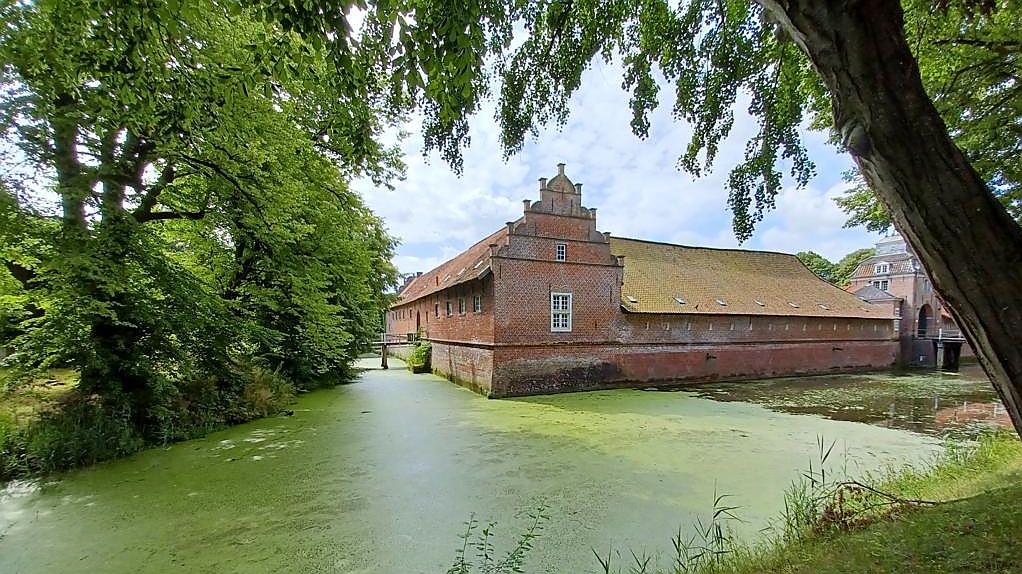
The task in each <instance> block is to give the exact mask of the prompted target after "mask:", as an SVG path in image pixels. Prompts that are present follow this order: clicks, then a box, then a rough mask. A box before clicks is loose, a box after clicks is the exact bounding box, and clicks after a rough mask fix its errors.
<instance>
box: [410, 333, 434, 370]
mask: <svg viewBox="0 0 1022 574" xmlns="http://www.w3.org/2000/svg"><path fill="white" fill-rule="evenodd" d="M432 358H433V346H432V345H431V344H430V343H429V341H419V342H418V343H416V345H415V349H414V350H413V351H412V354H411V355H410V356H409V357H408V368H409V369H410V370H411V371H412V372H413V373H428V372H430V370H431V369H432V365H431V364H430V363H431V361H432Z"/></svg>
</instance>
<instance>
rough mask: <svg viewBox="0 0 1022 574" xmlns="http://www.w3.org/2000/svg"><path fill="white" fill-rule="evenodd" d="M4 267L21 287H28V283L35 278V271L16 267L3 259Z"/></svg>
mask: <svg viewBox="0 0 1022 574" xmlns="http://www.w3.org/2000/svg"><path fill="white" fill-rule="evenodd" d="M4 267H6V268H7V270H8V271H10V273H11V276H13V277H14V278H15V279H17V280H18V283H21V285H22V286H23V287H28V284H29V282H30V281H32V280H33V279H35V276H36V272H35V270H33V269H29V268H28V267H23V266H21V265H18V264H17V263H15V262H13V261H8V260H6V259H5V260H4Z"/></svg>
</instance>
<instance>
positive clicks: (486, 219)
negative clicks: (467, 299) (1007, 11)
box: [354, 65, 876, 272]
mask: <svg viewBox="0 0 1022 574" xmlns="http://www.w3.org/2000/svg"><path fill="white" fill-rule="evenodd" d="M620 77H621V73H620V70H619V69H618V68H616V67H614V66H603V65H598V66H596V67H594V69H592V70H589V71H588V72H587V73H586V76H585V78H584V79H583V83H582V85H583V89H582V90H581V91H580V92H578V93H577V94H576V95H575V96H574V97H573V100H572V101H573V109H574V113H573V114H572V116H571V117H570V118H569V121H568V123H567V124H566V125H565V126H564V127H563V128H562V129H560V130H558V129H556V127H554V126H548V127H546V128H541V130H540V136H539V138H538V140H536V141H531V140H530V141H528V142H526V144H525V146H524V148H523V150H522V151H521V152H520V153H519V154H518V155H516V156H514V157H512V158H511V159H510V160H509V162H507V163H504V162H503V161H502V157H503V156H502V152H501V150H500V146H499V140H498V135H499V134H498V132H499V128H498V127H497V125H496V123H495V121H494V120H493V119H492V118H493V108H492V107H488V108H486V109H484V110H483V111H482V112H480V114H479V115H477V116H476V117H475V118H473V120H472V147H471V148H469V149H468V150H467V151H466V152H465V162H464V166H465V169H464V175H463V176H462V177H460V178H459V177H457V176H455V175H454V174H453V172H452V171H451V170H450V168H449V167H448V166H447V164H446V163H444V162H443V161H442V160H441V159H440V158H439V157H437V156H436V155H435V154H434V155H432V156H431V157H430V159H429V161H427V160H426V159H424V158H423V156H422V151H421V149H422V148H421V141H422V140H421V136H419V133H418V132H419V125H418V124H414V125H411V124H410V125H408V126H406V129H407V130H408V131H409V132H411V133H412V135H411V137H410V138H409V139H408V140H406V141H405V142H404V143H403V146H402V149H403V150H404V151H405V153H406V158H405V161H406V162H407V164H408V171H407V179H406V180H405V181H403V182H398V184H397V186H396V189H395V190H394V191H386V190H382V189H373V186H372V184H371V183H369V182H367V181H359V182H356V183H355V184H354V188H355V189H356V190H358V191H360V192H361V193H362V195H363V196H364V197H365V199H366V202H367V203H368V204H369V206H370V207H371V208H372V209H373V210H374V211H376V213H377V214H379V215H380V216H381V217H383V218H384V220H385V221H386V223H387V226H388V229H389V230H390V232H391V233H392V234H394V235H396V236H398V237H399V238H400V239H401V240H402V244H401V245H400V247H399V248H398V256H397V257H396V258H395V264H396V265H397V266H398V268H399V269H400V270H401V271H403V272H414V271H426V270H428V269H430V268H432V267H435V266H436V265H437V264H438V263H440V262H442V261H444V260H446V259H448V258H449V257H451V256H453V255H455V254H457V253H458V252H460V251H462V250H463V249H465V248H466V247H468V246H469V245H471V244H473V243H475V242H476V241H478V240H480V239H482V238H483V237H485V236H486V235H488V234H490V233H492V232H493V231H496V230H497V229H499V228H500V227H501V226H502V225H504V223H505V222H507V221H510V220H514V219H517V218H518V217H520V215H521V211H522V204H521V200H523V199H533V200H534V199H538V197H539V191H538V184H537V179H539V178H540V177H552V176H553V175H554V174H555V173H556V164H557V163H559V162H565V163H567V170H566V173H567V175H568V177H570V178H571V179H572V181H575V182H578V183H583V184H584V186H583V202H584V204H585V205H587V206H589V207H596V208H598V226H599V229H600V230H603V231H610V232H611V233H612V234H613V235H615V236H619V237H633V238H638V239H649V240H653V241H664V242H671V243H683V244H687V245H704V246H712V247H736V246H737V241H736V240H735V239H734V235H733V233H732V231H731V214H730V212H729V211H728V210H727V192H726V190H725V182H726V178H727V174H728V172H729V171H730V169H731V168H732V167H733V166H734V164H736V163H737V162H738V161H739V160H740V159H741V157H742V154H743V153H744V146H745V141H746V138H747V137H748V136H749V135H751V130H754V129H756V126H755V125H753V122H750V121H743V119H744V116H742V115H741V114H739V115H738V117H737V118H736V121H735V128H734V133H733V134H732V137H731V138H729V139H728V140H727V141H725V142H723V143H722V145H721V147H720V151H719V152H718V159H717V162H716V165H715V167H714V170H713V171H712V172H711V173H709V174H705V175H704V177H702V178H700V179H694V178H693V177H692V176H690V175H689V174H687V173H684V172H681V171H679V170H678V169H676V167H675V166H676V164H677V158H678V157H679V156H680V155H681V154H682V153H683V152H684V149H685V146H686V145H687V143H688V137H689V134H690V128H689V127H688V126H687V125H685V124H684V123H679V122H675V121H674V120H673V119H672V118H671V113H670V107H671V104H672V102H670V101H668V102H665V103H666V105H662V106H661V107H660V109H658V110H656V111H655V112H654V113H653V114H651V123H652V129H651V131H650V135H649V137H648V138H647V139H646V140H639V139H637V138H636V137H635V136H634V135H633V134H632V133H631V128H630V126H629V122H630V120H631V112H630V110H629V109H628V99H629V95H628V94H627V93H624V92H623V91H622V90H621V89H620V80H619V79H620ZM669 92H670V90H664V93H663V95H664V97H665V99H669V98H670V93H669ZM807 141H808V142H809V144H808V145H809V146H810V154H811V157H813V158H814V159H819V161H818V165H819V167H820V168H821V174H820V177H818V178H817V179H816V180H815V181H814V182H813V185H810V186H809V187H808V188H807V189H804V190H799V191H796V190H794V189H785V190H784V191H783V192H782V193H781V194H780V195H779V196H778V198H777V209H776V210H775V211H774V212H772V213H770V214H768V215H767V216H766V217H765V218H764V221H763V222H762V223H761V224H760V225H759V227H758V230H757V232H756V235H754V237H753V239H752V240H751V241H749V242H748V243H747V244H746V245H745V246H744V247H747V248H753V249H769V250H776V251H785V252H792V253H794V252H796V251H804V250H813V251H816V252H818V253H820V254H822V255H824V256H826V257H828V258H831V259H834V258H840V257H842V256H843V255H844V254H845V253H848V252H850V251H852V250H854V249H857V248H859V247H868V246H870V245H872V244H873V242H874V241H875V240H876V238H875V236H872V235H870V234H867V233H866V232H864V231H861V230H843V229H841V226H842V225H843V223H844V220H845V218H844V215H843V214H842V213H841V212H840V210H839V209H838V208H837V206H836V205H834V204H833V202H832V201H831V199H830V198H832V197H833V196H834V195H836V194H837V193H838V192H839V188H838V187H836V186H835V187H827V186H831V185H833V184H834V182H837V181H840V171H842V170H843V169H846V168H847V166H848V165H849V162H848V160H847V159H845V158H843V157H841V156H839V155H837V154H836V152H835V151H834V150H833V149H832V148H830V147H828V146H826V145H825V143H824V141H825V138H823V137H820V136H818V135H812V137H810V138H808V139H807ZM824 170H825V171H824ZM814 186H815V187H814ZM820 187H823V188H824V189H825V191H820Z"/></svg>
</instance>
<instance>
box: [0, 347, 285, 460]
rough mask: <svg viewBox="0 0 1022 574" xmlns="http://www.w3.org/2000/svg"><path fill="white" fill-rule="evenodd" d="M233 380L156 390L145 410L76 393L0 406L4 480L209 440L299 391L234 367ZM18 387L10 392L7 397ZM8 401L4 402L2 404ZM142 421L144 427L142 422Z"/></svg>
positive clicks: (268, 373) (271, 376)
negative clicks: (32, 404)
mask: <svg viewBox="0 0 1022 574" xmlns="http://www.w3.org/2000/svg"><path fill="white" fill-rule="evenodd" d="M233 375H234V376H233V377H232V380H230V381H216V380H212V379H203V380H197V381H192V382H189V383H187V384H181V385H170V384H167V385H153V387H152V388H153V389H154V395H155V396H154V397H153V398H152V401H151V403H150V408H149V409H148V410H147V412H146V413H144V414H142V416H139V413H132V411H131V407H130V406H129V404H128V403H126V402H113V401H110V400H103V398H101V397H100V396H99V395H85V394H83V393H81V392H79V391H78V390H77V389H72V390H70V391H69V392H67V393H66V394H64V395H62V396H61V398H60V400H59V401H56V402H53V403H52V404H42V405H38V406H37V407H36V408H35V409H34V410H29V411H27V412H18V411H16V410H13V409H0V480H6V479H11V478H17V477H23V476H29V475H33V474H40V473H49V472H56V471H61V470H67V469H70V468H74V467H79V466H86V465H89V464H95V463H97V462H100V461H104V460H109V459H113V458H117V457H120V456H124V455H127V454H131V453H133V452H136V451H138V450H140V449H142V448H144V447H146V446H151V445H159V444H166V443H170V442H174V441H178V440H187V439H190V438H195V437H198V436H202V435H205V434H207V433H209V432H211V431H213V430H217V429H220V428H223V427H226V426H228V425H232V424H238V423H241V422H245V421H249V420H252V419H255V418H259V417H264V416H267V415H272V414H275V413H278V412H280V411H281V410H283V408H284V407H285V406H286V405H287V404H288V403H289V402H290V400H291V399H292V398H293V397H294V394H295V389H294V386H293V385H292V384H291V383H290V381H288V380H287V379H286V378H285V377H283V376H282V375H281V374H280V373H279V372H276V371H273V370H270V369H267V368H265V367H262V366H259V365H248V366H246V367H244V368H242V367H241V366H239V365H236V369H235V371H234V372H233ZM17 392H19V390H17V389H8V390H7V391H6V394H7V396H8V397H7V398H10V397H11V396H12V394H13V393H17ZM3 404H4V400H3V398H0V406H3ZM140 423H141V424H140Z"/></svg>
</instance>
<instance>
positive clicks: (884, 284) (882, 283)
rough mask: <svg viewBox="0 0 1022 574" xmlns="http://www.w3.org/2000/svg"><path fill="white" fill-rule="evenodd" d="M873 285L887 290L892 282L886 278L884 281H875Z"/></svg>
mask: <svg viewBox="0 0 1022 574" xmlns="http://www.w3.org/2000/svg"><path fill="white" fill-rule="evenodd" d="M873 286H874V287H876V288H877V289H879V290H881V291H887V288H888V287H890V282H888V281H887V279H884V280H883V281H874V282H873Z"/></svg>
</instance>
